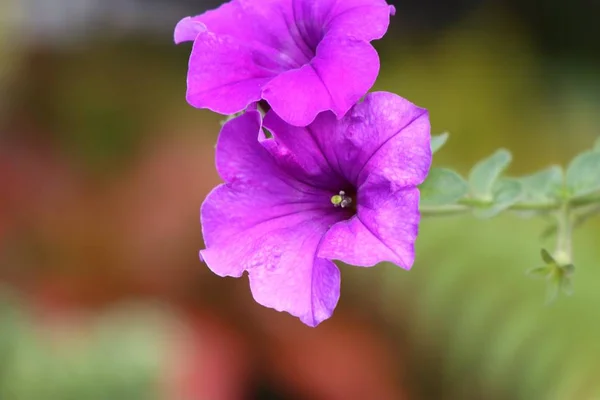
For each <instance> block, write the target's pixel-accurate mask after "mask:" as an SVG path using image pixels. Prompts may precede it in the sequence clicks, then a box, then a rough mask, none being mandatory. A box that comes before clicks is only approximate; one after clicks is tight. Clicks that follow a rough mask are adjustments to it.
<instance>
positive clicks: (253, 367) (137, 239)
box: [0, 0, 600, 400]
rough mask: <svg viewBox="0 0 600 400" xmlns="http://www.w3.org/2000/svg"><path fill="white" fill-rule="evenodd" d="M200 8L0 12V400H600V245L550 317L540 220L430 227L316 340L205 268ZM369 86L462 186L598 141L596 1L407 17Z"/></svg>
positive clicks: (131, 0) (590, 239)
mask: <svg viewBox="0 0 600 400" xmlns="http://www.w3.org/2000/svg"><path fill="white" fill-rule="evenodd" d="M218 3H219V2H218V1H202V0H185V1H184V0H177V1H176V0H112V1H109V0H76V1H74V0H2V1H1V2H0V399H2V400H41V399H43V400H69V399H77V400H88V399H102V400H106V399H114V400H121V399H123V400H125V399H127V400H129V399H140V400H152V399H157V400H158V399H161V400H162V399H168V400H254V399H256V400H266V399H271V400H275V399H277V400H280V399H281V400H305V399H315V400H354V399H356V400H367V399H368V400H370V399H373V400H388V399H390V400H394V399H406V400H409V399H460V400H471V399H473V400H475V399H486V400H487V399H490V400H496V399H498V400H500V399H511V400H515V399H527V400H571V399H574V400H588V399H590V400H591V399H600V381H599V380H598V375H599V374H600V340H599V338H600V315H599V306H600V290H599V288H600V246H599V244H600V236H599V233H600V230H599V228H600V225H599V223H598V221H595V222H594V221H592V222H590V223H588V224H587V225H585V226H584V227H583V228H581V229H580V230H578V231H577V233H576V234H575V261H576V262H575V264H576V267H577V271H576V276H575V280H574V283H575V294H574V295H573V296H572V297H565V296H563V297H561V298H560V299H559V300H558V302H556V303H555V304H554V305H552V306H544V290H545V288H544V285H543V283H542V282H539V281H533V280H529V279H527V278H526V276H525V274H524V271H525V270H527V269H528V268H531V267H535V266H537V265H539V264H540V260H539V249H540V247H541V246H551V242H545V241H543V240H542V239H541V238H540V233H541V232H542V231H543V230H544V227H545V224H546V222H545V221H539V220H535V219H533V220H522V219H518V218H516V217H514V216H511V215H506V216H501V217H498V218H495V219H493V220H488V221H481V220H475V219H474V218H472V217H469V216H462V217H451V218H436V219H426V220H424V221H423V222H422V226H421V234H420V237H419V240H418V257H417V262H416V264H415V266H414V268H413V270H411V271H410V272H407V271H403V270H401V269H399V268H397V267H394V266H391V265H381V266H377V267H376V268H372V269H358V268H352V267H348V266H343V267H342V276H343V285H342V286H343V289H342V297H341V301H340V304H339V306H338V308H337V310H336V312H335V314H334V316H333V318H331V319H330V320H328V321H326V322H324V323H323V324H322V325H320V326H319V327H318V328H317V329H311V328H307V327H305V326H303V325H302V324H301V323H300V322H299V321H298V320H296V319H294V318H292V317H290V316H289V315H287V314H282V313H278V312H276V311H273V310H269V309H264V308H262V307H260V306H258V305H257V304H255V303H254V301H253V300H252V297H251V295H250V292H249V289H248V285H247V280H246V278H243V279H237V280H235V279H222V278H218V277H216V276H214V275H212V274H211V273H210V271H209V270H208V269H207V268H206V266H205V265H203V264H202V263H201V262H200V261H199V260H198V258H197V251H198V249H200V248H201V247H202V237H201V234H200V226H199V221H198V219H199V218H198V214H199V212H198V210H199V205H200V203H201V202H202V200H203V198H204V196H205V195H206V194H207V193H208V191H209V190H210V189H211V188H212V187H213V186H215V185H216V184H218V182H219V180H218V177H217V175H216V173H215V169H214V164H213V161H214V160H213V156H214V152H213V151H214V144H215V140H216V137H217V133H218V131H219V127H220V126H219V121H220V119H221V117H220V116H217V115H214V114H211V113H210V112H208V111H204V110H196V109H193V108H192V107H190V106H189V105H188V104H187V103H186V102H185V74H186V66H187V57H188V55H189V50H190V47H189V46H188V45H181V46H175V45H173V43H172V29H173V27H174V25H175V24H176V22H177V21H178V20H179V19H180V18H181V17H183V16H187V15H191V14H197V13H200V12H202V11H203V10H205V9H208V8H212V7H216V6H217V5H218ZM394 3H395V5H396V7H397V10H398V12H397V14H396V16H395V17H394V18H393V19H392V25H391V27H390V30H389V33H388V35H387V36H386V37H385V38H384V39H383V40H380V41H378V42H377V43H376V47H377V49H378V50H379V52H380V56H381V59H382V70H381V74H380V77H379V80H378V82H377V84H376V87H375V89H380V90H388V91H393V92H396V93H398V94H400V95H402V96H404V97H407V98H409V99H410V100H412V101H413V102H415V103H417V104H418V105H420V106H423V107H426V108H428V109H429V110H430V113H431V118H432V124H433V130H434V131H435V132H441V131H444V130H448V131H450V132H451V138H450V141H449V143H448V144H447V146H446V147H445V148H444V149H443V150H442V151H441V152H440V153H438V154H437V155H436V159H435V161H434V163H435V164H436V165H444V166H449V167H452V168H455V169H457V170H458V171H460V172H463V173H466V172H467V171H468V170H469V168H470V167H471V166H472V165H473V164H474V163H475V162H476V161H477V160H479V159H481V158H483V157H485V156H487V155H489V154H490V153H492V152H493V151H494V150H496V149H497V148H499V147H506V148H508V149H510V150H511V151H512V152H513V154H514V163H513V165H512V166H511V168H510V170H509V173H511V174H515V175H518V174H525V173H527V172H530V171H534V170H538V169H541V168H543V167H546V166H548V165H550V164H555V163H566V162H568V160H569V159H570V158H571V157H572V156H574V155H575V154H577V153H578V152H580V151H582V150H583V149H584V148H587V147H590V145H591V143H592V141H593V140H594V138H595V137H596V136H597V135H599V134H600V108H599V106H600V40H598V38H600V24H598V21H597V17H598V15H600V3H599V2H596V1H591V0H573V1H571V2H569V3H567V2H564V1H559V0H546V1H544V2H539V1H533V0H506V1H500V0H496V1H493V0H489V1H484V0H445V1H441V0H427V1H424V0H404V1H398V2H394Z"/></svg>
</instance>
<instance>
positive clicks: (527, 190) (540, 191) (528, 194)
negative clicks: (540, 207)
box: [519, 165, 563, 203]
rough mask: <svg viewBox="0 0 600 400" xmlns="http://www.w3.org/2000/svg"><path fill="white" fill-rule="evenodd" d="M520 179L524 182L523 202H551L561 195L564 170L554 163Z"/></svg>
mask: <svg viewBox="0 0 600 400" xmlns="http://www.w3.org/2000/svg"><path fill="white" fill-rule="evenodd" d="M519 180H520V181H521V183H522V184H523V196H522V198H521V200H520V201H521V202H522V203H551V202H554V200H555V199H556V198H557V197H558V196H559V195H560V190H561V188H562V184H563V170H562V168H561V167H559V166H558V165H553V166H551V167H549V168H546V169H544V170H542V171H539V172H536V173H534V174H531V175H527V176H524V177H522V178H520V179H519Z"/></svg>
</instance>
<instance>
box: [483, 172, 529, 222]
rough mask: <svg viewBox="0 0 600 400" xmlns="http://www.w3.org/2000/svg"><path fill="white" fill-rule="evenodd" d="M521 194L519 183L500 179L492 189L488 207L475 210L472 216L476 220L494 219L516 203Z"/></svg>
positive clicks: (513, 180) (521, 187) (521, 189)
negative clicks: (476, 218)
mask: <svg viewBox="0 0 600 400" xmlns="http://www.w3.org/2000/svg"><path fill="white" fill-rule="evenodd" d="M522 193H523V185H521V182H519V181H518V180H516V179H502V180H500V181H498V183H497V184H496V185H495V187H494V190H493V192H492V201H491V203H490V205H489V206H487V207H484V208H479V209H476V210H475V212H474V214H475V216H476V217H478V218H491V217H494V216H496V215H498V214H499V213H501V212H502V211H504V210H506V209H507V208H509V207H510V206H512V205H513V204H515V203H517V202H518V201H519V200H520V199H521V195H522Z"/></svg>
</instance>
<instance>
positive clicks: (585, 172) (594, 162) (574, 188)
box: [566, 151, 600, 197]
mask: <svg viewBox="0 0 600 400" xmlns="http://www.w3.org/2000/svg"><path fill="white" fill-rule="evenodd" d="M566 184H567V189H568V190H569V192H570V194H571V195H572V196H574V197H579V196H585V195H587V194H590V193H593V192H595V191H597V190H600V152H594V151H586V152H584V153H581V154H579V155H578V156H577V157H575V158H574V159H573V161H571V164H569V167H568V168H567V176H566Z"/></svg>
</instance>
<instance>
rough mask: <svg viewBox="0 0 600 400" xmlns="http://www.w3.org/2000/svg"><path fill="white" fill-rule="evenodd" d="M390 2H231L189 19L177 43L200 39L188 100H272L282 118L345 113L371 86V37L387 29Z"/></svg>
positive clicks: (232, 104) (239, 103)
mask: <svg viewBox="0 0 600 400" xmlns="http://www.w3.org/2000/svg"><path fill="white" fill-rule="evenodd" d="M393 13H394V8H393V7H392V6H389V5H388V4H387V3H386V2H385V0H343V1H342V0H320V1H315V0H233V1H230V2H229V3H226V4H223V5H222V6H221V7H219V8H217V9H215V10H211V11H207V12H206V13H204V14H202V15H199V16H196V17H187V18H184V19H183V20H181V21H180V22H179V24H177V27H176V28H175V42H177V43H180V42H184V41H194V46H193V49H192V53H191V56H190V61H189V70H188V78H187V86H188V87H187V100H188V102H189V103H190V104H191V105H193V106H195V107H198V108H208V109H210V110H212V111H215V112H218V113H221V114H234V113H236V112H239V111H242V110H245V109H246V108H247V107H248V106H249V105H250V104H251V103H253V102H255V101H259V100H266V101H267V102H268V103H269V105H270V106H271V107H272V109H273V111H275V113H277V115H279V117H280V118H282V119H283V120H284V121H286V122H287V123H289V124H291V125H295V126H306V125H308V124H310V123H311V122H312V121H313V120H314V119H315V117H316V116H317V114H318V113H320V112H322V111H327V110H331V111H333V113H334V114H335V115H336V116H337V118H341V117H343V116H344V114H345V113H346V112H347V111H348V110H349V109H350V108H351V107H352V106H353V105H354V104H355V103H356V102H357V101H358V100H359V99H360V98H361V97H362V96H364V95H365V94H366V92H367V91H368V90H369V89H370V88H371V87H372V86H373V84H374V83H375V79H376V78H377V74H378V73H379V57H378V55H377V52H376V51H375V49H374V48H373V46H372V45H371V44H370V41H372V40H375V39H380V38H381V37H382V36H383V35H384V34H385V32H386V31H387V28H388V24H389V17H390V14H393Z"/></svg>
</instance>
